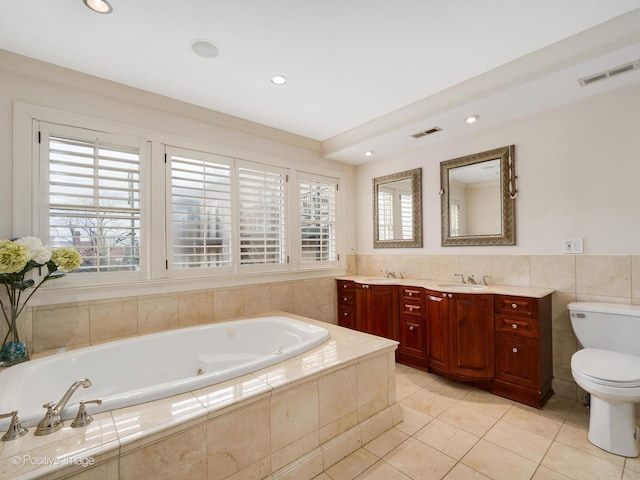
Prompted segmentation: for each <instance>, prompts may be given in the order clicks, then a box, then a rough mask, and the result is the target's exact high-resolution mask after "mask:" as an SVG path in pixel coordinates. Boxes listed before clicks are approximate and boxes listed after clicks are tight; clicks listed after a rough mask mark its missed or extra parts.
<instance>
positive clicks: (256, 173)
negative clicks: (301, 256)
mask: <svg viewBox="0 0 640 480" xmlns="http://www.w3.org/2000/svg"><path fill="white" fill-rule="evenodd" d="M237 179H238V231H239V242H240V244H239V246H240V265H241V266H242V265H244V266H249V265H254V266H257V265H273V264H286V263H287V251H286V241H285V240H286V237H285V235H286V228H285V226H286V201H287V196H286V194H287V173H286V170H284V169H281V168H276V167H270V166H266V165H259V164H252V163H249V162H240V161H238V168H237Z"/></svg>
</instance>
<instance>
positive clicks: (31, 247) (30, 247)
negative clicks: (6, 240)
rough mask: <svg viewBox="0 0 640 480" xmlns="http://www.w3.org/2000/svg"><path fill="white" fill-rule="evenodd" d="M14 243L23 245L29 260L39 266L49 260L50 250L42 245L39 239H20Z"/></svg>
mask: <svg viewBox="0 0 640 480" xmlns="http://www.w3.org/2000/svg"><path fill="white" fill-rule="evenodd" d="M16 243H18V244H20V245H24V246H25V247H26V248H27V254H28V255H29V259H30V260H33V261H34V262H36V263H37V264H39V265H44V264H45V263H47V262H48V261H49V260H51V248H49V247H47V246H45V245H43V244H42V240H40V239H39V238H36V237H22V238H19V239H18V240H16Z"/></svg>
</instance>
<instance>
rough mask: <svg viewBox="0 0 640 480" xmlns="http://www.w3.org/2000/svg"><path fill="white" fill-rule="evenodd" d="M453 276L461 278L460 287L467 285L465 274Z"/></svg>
mask: <svg viewBox="0 0 640 480" xmlns="http://www.w3.org/2000/svg"><path fill="white" fill-rule="evenodd" d="M453 276H454V277H460V285H465V284H466V283H467V282H466V280H465V279H464V274H463V273H454V274H453Z"/></svg>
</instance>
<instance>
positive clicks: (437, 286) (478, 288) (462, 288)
mask: <svg viewBox="0 0 640 480" xmlns="http://www.w3.org/2000/svg"><path fill="white" fill-rule="evenodd" d="M336 278H337V279H338V280H351V281H354V282H356V283H362V284H367V285H402V286H406V287H422V288H426V289H428V290H435V291H436V292H447V293H456V292H457V293H492V294H497V295H511V296H516V297H530V298H542V297H546V296H547V295H549V294H551V293H553V292H554V290H553V289H552V288H537V287H518V286H510V285H486V286H485V285H469V284H460V283H455V282H447V281H443V280H419V279H415V278H385V277H376V276H372V275H345V276H340V277H336Z"/></svg>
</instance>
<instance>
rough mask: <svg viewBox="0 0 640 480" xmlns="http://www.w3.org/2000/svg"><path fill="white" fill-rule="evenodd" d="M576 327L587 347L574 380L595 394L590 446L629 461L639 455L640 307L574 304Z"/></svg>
mask: <svg viewBox="0 0 640 480" xmlns="http://www.w3.org/2000/svg"><path fill="white" fill-rule="evenodd" d="M568 309H569V315H570V318H571V326H572V327H573V331H574V333H575V334H576V337H577V339H578V341H579V342H580V344H581V345H582V347H584V348H583V349H582V350H578V351H577V352H576V353H574V354H573V356H572V357H571V374H572V375H573V378H574V379H575V381H576V383H577V384H578V385H579V386H580V387H581V388H582V389H583V390H585V391H586V392H588V393H589V394H591V413H590V417H589V435H588V438H589V441H590V442H591V443H593V444H594V445H596V446H598V447H600V448H602V449H603V450H607V451H608V452H611V453H615V454H617V455H622V456H625V457H637V456H638V454H639V453H640V429H638V427H637V426H636V422H635V420H636V419H635V405H634V404H635V403H639V402H640V306H637V305H624V304H615V303H593V302H573V303H570V304H569V306H568Z"/></svg>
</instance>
